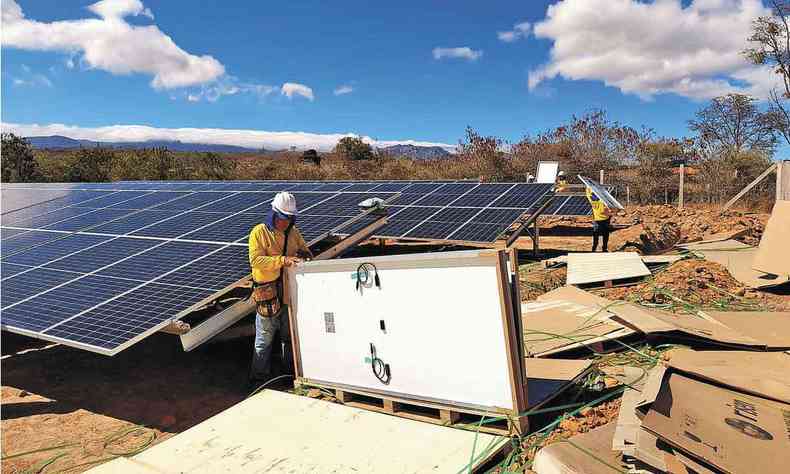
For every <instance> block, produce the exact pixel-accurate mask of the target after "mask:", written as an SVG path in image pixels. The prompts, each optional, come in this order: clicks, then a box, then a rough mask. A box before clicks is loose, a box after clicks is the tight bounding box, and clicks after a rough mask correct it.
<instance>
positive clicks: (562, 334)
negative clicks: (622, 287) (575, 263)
mask: <svg viewBox="0 0 790 474" xmlns="http://www.w3.org/2000/svg"><path fill="white" fill-rule="evenodd" d="M560 290H562V291H560ZM550 293H551V295H550ZM547 295H548V296H547ZM566 295H567V296H569V297H570V298H574V299H573V300H571V299H563V296H566ZM580 295H589V296H590V297H592V298H597V297H596V296H594V295H591V294H590V293H587V292H585V291H583V290H579V289H577V288H571V287H565V288H560V289H558V290H554V291H552V292H549V293H547V294H545V295H543V297H546V298H544V299H542V300H541V299H540V298H539V299H538V301H532V302H529V303H523V304H522V305H521V317H522V322H523V324H522V329H523V331H524V348H525V350H526V352H527V354H531V355H538V354H542V353H545V352H547V351H554V350H556V349H560V348H564V347H567V346H574V347H576V346H579V345H583V344H584V343H588V342H589V341H591V340H594V339H597V338H598V337H601V336H604V335H607V334H611V333H614V332H616V331H618V330H620V329H622V328H623V326H622V325H621V324H619V323H614V322H612V321H611V319H610V318H611V317H612V314H611V313H609V312H607V311H606V310H603V309H601V306H599V305H597V304H590V303H589V301H590V300H591V299H590V298H589V297H586V296H584V297H583V298H580V297H577V296H580ZM582 299H584V301H579V300H582ZM601 300H603V298H601ZM603 301H606V300H603Z"/></svg>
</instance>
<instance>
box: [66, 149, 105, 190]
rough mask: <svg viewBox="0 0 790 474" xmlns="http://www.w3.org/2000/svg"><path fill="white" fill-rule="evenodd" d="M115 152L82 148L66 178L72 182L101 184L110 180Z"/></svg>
mask: <svg viewBox="0 0 790 474" xmlns="http://www.w3.org/2000/svg"><path fill="white" fill-rule="evenodd" d="M114 157H115V152H114V151H113V150H110V149H108V148H101V147H96V148H83V149H81V150H80V151H79V152H78V153H77V156H76V158H75V160H74V163H73V164H72V166H71V168H70V169H69V171H68V173H67V176H66V178H67V179H68V180H69V181H72V182H101V181H108V180H109V179H110V172H111V169H112V164H113V161H114Z"/></svg>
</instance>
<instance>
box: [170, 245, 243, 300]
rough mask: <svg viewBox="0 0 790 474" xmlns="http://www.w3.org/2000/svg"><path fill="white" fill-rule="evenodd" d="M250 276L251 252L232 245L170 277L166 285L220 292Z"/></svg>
mask: <svg viewBox="0 0 790 474" xmlns="http://www.w3.org/2000/svg"><path fill="white" fill-rule="evenodd" d="M249 274H250V257H249V250H248V249H247V247H246V246H244V247H243V246H239V245H231V246H228V247H226V248H224V249H222V250H220V251H218V252H214V253H213V254H211V255H209V256H207V257H204V258H201V259H200V260H197V261H195V262H194V263H190V264H189V265H187V266H185V267H184V268H182V269H180V270H178V271H177V272H174V273H172V274H170V275H168V277H167V282H166V283H167V284H169V285H171V284H172V285H180V286H190V287H197V288H206V289H213V290H215V291H219V290H222V289H223V288H225V287H227V286H228V285H231V284H233V283H236V282H237V281H239V280H241V279H242V278H244V277H246V276H248V275H249Z"/></svg>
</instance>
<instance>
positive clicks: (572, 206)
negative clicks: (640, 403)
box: [556, 196, 592, 216]
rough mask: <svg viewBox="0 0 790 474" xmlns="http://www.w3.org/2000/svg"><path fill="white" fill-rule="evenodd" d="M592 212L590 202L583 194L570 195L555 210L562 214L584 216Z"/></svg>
mask: <svg viewBox="0 0 790 474" xmlns="http://www.w3.org/2000/svg"><path fill="white" fill-rule="evenodd" d="M591 213H592V208H591V207H590V202H589V201H588V200H587V197H585V196H571V197H569V198H568V200H567V201H565V204H563V206H562V207H561V208H560V209H559V210H558V211H557V212H556V214H557V215H563V216H586V215H589V214H591Z"/></svg>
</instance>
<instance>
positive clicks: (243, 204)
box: [200, 193, 275, 212]
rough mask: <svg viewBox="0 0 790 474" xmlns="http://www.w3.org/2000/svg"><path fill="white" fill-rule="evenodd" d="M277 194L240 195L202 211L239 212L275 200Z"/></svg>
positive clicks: (209, 205)
mask: <svg viewBox="0 0 790 474" xmlns="http://www.w3.org/2000/svg"><path fill="white" fill-rule="evenodd" d="M274 194H275V193H238V194H234V195H232V196H229V197H226V198H224V199H220V200H218V201H214V202H212V203H210V204H208V205H205V206H202V207H201V208H200V210H201V211H208V212H239V211H243V210H244V209H247V208H250V207H254V206H256V205H259V204H263V203H266V202H269V201H271V200H272V199H274Z"/></svg>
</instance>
